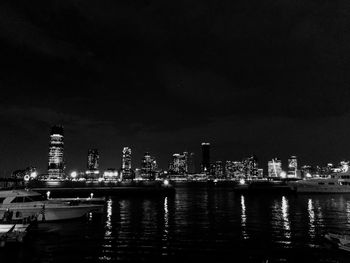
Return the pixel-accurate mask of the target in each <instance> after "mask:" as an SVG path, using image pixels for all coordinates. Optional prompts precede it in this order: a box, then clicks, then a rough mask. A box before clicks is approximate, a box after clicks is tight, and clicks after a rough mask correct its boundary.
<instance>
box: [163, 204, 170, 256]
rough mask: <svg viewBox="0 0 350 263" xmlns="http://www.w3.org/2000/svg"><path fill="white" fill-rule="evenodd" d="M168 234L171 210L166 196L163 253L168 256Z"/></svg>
mask: <svg viewBox="0 0 350 263" xmlns="http://www.w3.org/2000/svg"><path fill="white" fill-rule="evenodd" d="M168 234H169V210H168V197H165V198H164V231H163V237H162V240H163V246H162V249H163V252H162V255H163V256H166V255H167V254H168V253H167V250H168V244H167V242H168Z"/></svg>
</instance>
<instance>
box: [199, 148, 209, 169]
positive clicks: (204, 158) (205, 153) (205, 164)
mask: <svg viewBox="0 0 350 263" xmlns="http://www.w3.org/2000/svg"><path fill="white" fill-rule="evenodd" d="M201 171H202V173H206V174H209V172H210V143H208V142H203V143H202V164H201Z"/></svg>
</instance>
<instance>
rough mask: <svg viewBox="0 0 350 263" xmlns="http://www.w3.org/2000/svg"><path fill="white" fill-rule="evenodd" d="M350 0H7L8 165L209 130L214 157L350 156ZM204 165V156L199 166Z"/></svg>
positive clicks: (114, 155) (3, 22)
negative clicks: (60, 138)
mask: <svg viewBox="0 0 350 263" xmlns="http://www.w3.org/2000/svg"><path fill="white" fill-rule="evenodd" d="M349 59H350V3H349V1H320V0H318V1H312V0H309V1H302V0H293V1H291V0H278V1H274V0H266V1H261V0H250V1H243V0H242V1H237V0H236V1H232V0H221V1H205V0H201V1H199V0H198V1H192V0H176V1H173V0H167V1H162V0H157V1H151V0H144V1H135V0H120V1H115V0H104V1H91V0H75V1H74V0H66V1H61V0H56V1H53V0H36V1H24V0H23V1H19V0H2V1H1V3H0V64H1V70H0V87H1V96H0V101H1V104H0V121H1V126H0V127H1V128H0V136H1V137H0V143H1V145H0V172H1V176H4V175H8V173H10V172H12V171H13V170H16V169H20V168H25V167H27V166H29V165H32V166H36V167H38V169H39V172H46V168H47V154H48V143H49V142H48V138H49V130H50V126H51V125H54V124H60V123H61V124H63V125H64V128H65V158H66V163H67V171H68V172H69V171H71V170H72V169H85V166H86V155H87V150H88V148H98V149H99V150H100V152H101V159H100V160H101V161H100V166H101V168H102V169H105V168H109V167H115V168H119V167H120V159H121V151H122V147H123V146H130V147H131V148H132V150H133V162H132V164H133V167H134V168H135V167H139V166H140V162H141V157H142V155H143V153H144V152H145V151H149V152H150V153H151V154H152V155H154V156H155V157H156V158H157V159H158V162H159V164H160V166H161V167H162V168H166V167H167V165H168V162H169V161H170V159H171V155H172V153H175V152H182V151H185V150H187V151H193V152H195V153H196V158H197V163H198V162H199V161H200V143H201V142H202V141H208V142H210V143H211V144H212V147H211V148H212V151H211V153H212V160H213V161H214V160H240V159H242V158H243V157H245V156H247V155H250V154H255V155H257V156H258V159H259V161H260V166H262V167H263V168H265V172H266V165H267V164H266V163H267V160H268V159H271V158H273V157H280V158H281V159H282V162H284V165H286V161H287V158H288V156H289V155H297V156H298V157H299V159H300V163H301V164H305V163H311V164H316V163H319V164H325V163H326V162H328V161H331V162H338V161H340V160H341V159H350V140H349V134H350V92H349V84H350V83H349V82H350V74H349V72H350V60H349ZM197 168H198V167H197Z"/></svg>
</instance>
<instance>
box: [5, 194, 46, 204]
mask: <svg viewBox="0 0 350 263" xmlns="http://www.w3.org/2000/svg"><path fill="white" fill-rule="evenodd" d="M44 200H45V199H44V197H43V196H41V195H33V196H17V197H16V198H15V199H13V200H12V202H11V203H28V202H37V201H44Z"/></svg>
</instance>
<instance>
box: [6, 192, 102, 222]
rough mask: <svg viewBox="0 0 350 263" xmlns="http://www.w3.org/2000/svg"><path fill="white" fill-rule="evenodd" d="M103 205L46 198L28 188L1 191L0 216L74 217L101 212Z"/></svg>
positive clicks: (40, 218) (52, 219) (58, 218)
mask: <svg viewBox="0 0 350 263" xmlns="http://www.w3.org/2000/svg"><path fill="white" fill-rule="evenodd" d="M102 210H103V205H100V204H86V203H80V202H79V203H78V202H64V201H57V200H56V201H55V200H45V199H44V197H42V196H41V195H40V194H39V193H37V192H34V191H27V190H9V191H0V218H4V214H5V216H8V213H7V214H6V211H7V212H10V213H11V216H10V217H11V218H10V219H11V220H20V219H22V218H27V217H31V216H35V217H36V218H37V220H38V222H42V221H55V220H65V219H74V218H79V217H82V216H84V215H86V214H88V213H90V212H101V211H102Z"/></svg>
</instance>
